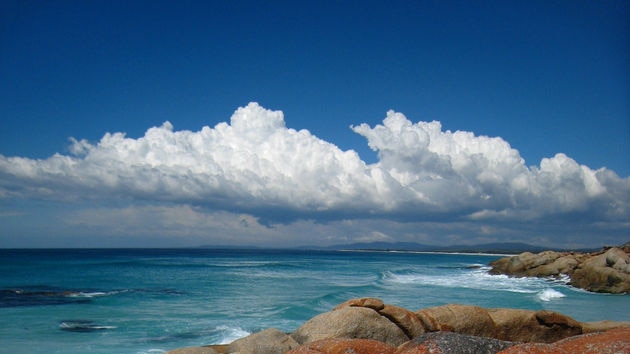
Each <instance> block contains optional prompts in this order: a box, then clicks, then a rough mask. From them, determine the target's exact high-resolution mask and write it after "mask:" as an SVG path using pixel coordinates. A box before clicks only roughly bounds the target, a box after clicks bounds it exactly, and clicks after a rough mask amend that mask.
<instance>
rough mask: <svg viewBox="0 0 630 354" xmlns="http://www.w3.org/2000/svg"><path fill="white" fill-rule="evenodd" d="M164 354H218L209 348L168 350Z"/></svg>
mask: <svg viewBox="0 0 630 354" xmlns="http://www.w3.org/2000/svg"><path fill="white" fill-rule="evenodd" d="M166 354H219V352H218V351H216V350H214V349H212V348H210V347H188V348H179V349H175V350H170V351H168V352H166Z"/></svg>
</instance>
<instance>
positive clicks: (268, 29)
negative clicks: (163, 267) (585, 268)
mask: <svg viewBox="0 0 630 354" xmlns="http://www.w3.org/2000/svg"><path fill="white" fill-rule="evenodd" d="M629 19H630V3H629V2H627V1H620V0H610V1H583V0H577V1H568V0H566V1H554V0H551V1H548V0H545V1H538V0H528V1H510V0H508V1H503V0H502V1H499V0H496V1H494V0H482V1H475V2H468V1H450V0H441V1H437V0H436V1H430V0H426V1H425V0H417V1H371V0H367V1H365V0H364V1H310V0H304V1H289V0H286V1H284V0H283V1H278V0H271V1H264V2H263V1H245V0H243V1H239V0H236V1H192V0H189V1H186V0H183V1H164V0H152V1H141V0H131V1H110V0H108V1H100V0H90V1H82V0H81V1H78V0H77V1H74V0H64V1H58V0H51V1H30V0H0V78H1V79H0V247H3V248H10V247H180V246H181V247H189V246H199V245H231V246H242V245H257V246H267V247H292V246H301V245H317V246H327V245H336V244H347V243H354V242H372V241H388V242H418V243H423V244H432V245H452V244H478V243H488V242H527V243H530V244H536V245H542V246H549V247H566V248H579V247H599V246H603V245H614V244H621V243H624V242H627V241H629V240H630V99H629V98H630V20H629Z"/></svg>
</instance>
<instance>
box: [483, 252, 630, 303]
mask: <svg viewBox="0 0 630 354" xmlns="http://www.w3.org/2000/svg"><path fill="white" fill-rule="evenodd" d="M490 266H491V267H492V268H491V270H490V274H494V275H497V274H503V275H508V276H511V277H538V278H556V279H561V278H568V279H569V282H568V284H569V285H571V286H573V287H576V288H580V289H584V290H587V291H591V292H597V293H611V294H630V242H627V243H626V244H624V245H620V246H616V247H605V248H603V249H602V250H599V251H595V252H587V253H584V252H556V251H543V252H540V253H537V254H534V253H531V252H523V253H521V254H518V255H515V256H508V257H504V258H501V259H497V260H495V261H492V262H490Z"/></svg>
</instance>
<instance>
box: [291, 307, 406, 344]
mask: <svg viewBox="0 0 630 354" xmlns="http://www.w3.org/2000/svg"><path fill="white" fill-rule="evenodd" d="M291 336H292V337H293V339H295V340H296V341H297V342H298V343H301V344H305V343H309V342H314V341H317V340H321V339H330V338H361V339H374V340H377V341H380V342H384V343H387V344H389V345H392V346H398V345H400V344H402V343H404V342H406V341H408V340H409V337H407V335H406V334H405V333H404V332H403V331H402V330H401V329H400V328H399V327H398V326H396V325H395V324H394V323H393V322H391V321H390V320H388V319H387V318H386V317H384V316H381V315H380V314H379V313H378V312H377V311H375V310H373V309H371V308H367V307H354V306H347V307H342V308H338V309H337V310H333V311H330V312H326V313H323V314H320V315H317V316H315V317H313V318H312V319H310V320H308V321H307V322H306V323H304V324H303V325H302V326H301V327H300V328H298V329H297V330H296V331H295V332H293V334H292V335H291Z"/></svg>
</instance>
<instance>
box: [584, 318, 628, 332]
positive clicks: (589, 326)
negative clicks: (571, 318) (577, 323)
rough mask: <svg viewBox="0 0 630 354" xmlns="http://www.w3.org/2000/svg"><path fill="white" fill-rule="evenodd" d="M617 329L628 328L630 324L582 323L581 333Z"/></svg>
mask: <svg viewBox="0 0 630 354" xmlns="http://www.w3.org/2000/svg"><path fill="white" fill-rule="evenodd" d="M619 327H630V322H618V321H608V320H604V321H596V322H582V333H584V334H586V333H595V332H606V331H608V330H611V329H615V328H619Z"/></svg>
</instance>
